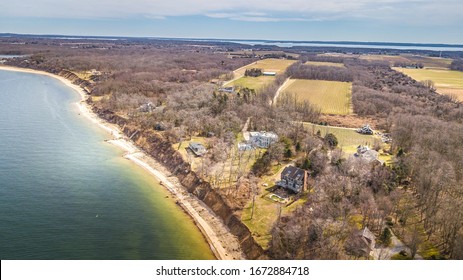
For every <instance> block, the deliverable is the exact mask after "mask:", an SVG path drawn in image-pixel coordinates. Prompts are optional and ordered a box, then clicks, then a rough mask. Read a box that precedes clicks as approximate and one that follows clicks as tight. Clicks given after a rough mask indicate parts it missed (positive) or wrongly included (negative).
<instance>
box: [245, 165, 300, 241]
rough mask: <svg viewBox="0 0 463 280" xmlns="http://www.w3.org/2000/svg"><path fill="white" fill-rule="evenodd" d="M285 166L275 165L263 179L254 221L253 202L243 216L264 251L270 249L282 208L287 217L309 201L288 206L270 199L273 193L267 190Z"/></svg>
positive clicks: (256, 201)
mask: <svg viewBox="0 0 463 280" xmlns="http://www.w3.org/2000/svg"><path fill="white" fill-rule="evenodd" d="M285 166H286V164H281V165H275V166H273V167H272V172H271V174H270V175H266V176H263V177H262V178H261V181H260V185H259V187H260V194H259V195H258V196H256V197H255V201H254V214H253V217H252V219H251V213H252V200H251V201H250V202H249V203H248V205H246V207H245V208H244V209H243V212H242V214H241V220H242V221H243V223H244V224H245V225H246V226H247V227H248V228H249V230H250V231H251V232H252V234H253V237H254V239H255V240H256V242H257V243H258V244H259V245H260V246H262V248H264V249H267V248H268V246H269V242H270V241H271V239H272V234H271V232H272V227H273V225H274V224H275V222H276V221H277V220H278V215H279V212H280V208H281V215H282V216H283V215H287V214H289V213H291V212H292V211H294V210H295V209H296V208H297V207H299V206H301V205H302V204H304V203H305V202H306V201H307V200H306V199H299V200H297V201H296V202H294V203H292V204H291V205H290V206H286V204H284V203H281V202H278V201H275V200H274V199H272V198H270V196H271V192H270V191H268V190H267V188H268V187H272V186H273V185H274V184H275V180H276V177H278V176H276V175H278V174H279V173H280V172H281V171H282V170H283V168H284V167H285ZM263 183H267V184H268V187H264V186H263Z"/></svg>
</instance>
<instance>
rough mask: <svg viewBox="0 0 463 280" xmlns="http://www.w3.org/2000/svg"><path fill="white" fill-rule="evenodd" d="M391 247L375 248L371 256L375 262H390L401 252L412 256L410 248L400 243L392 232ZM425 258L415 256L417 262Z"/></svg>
mask: <svg viewBox="0 0 463 280" xmlns="http://www.w3.org/2000/svg"><path fill="white" fill-rule="evenodd" d="M391 234H392V235H391V245H390V246H389V247H386V248H382V247H378V246H377V248H375V249H374V250H373V251H372V252H371V256H372V257H373V258H374V259H375V260H390V259H391V257H392V256H394V255H395V254H398V253H400V252H401V251H405V252H407V254H408V255H409V256H410V255H411V250H410V248H408V247H407V246H406V245H405V244H404V243H403V242H402V241H400V239H399V238H397V236H396V235H395V234H394V233H393V232H392V230H391ZM422 259H423V258H422V257H421V256H420V255H418V254H416V255H415V260H422Z"/></svg>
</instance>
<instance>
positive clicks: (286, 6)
mask: <svg viewBox="0 0 463 280" xmlns="http://www.w3.org/2000/svg"><path fill="white" fill-rule="evenodd" d="M462 11H463V0H441V1H438V0H401V1H399V0H322V1H320V0H285V1H282V0H228V1H227V0H170V1H169V0H130V1H123V2H122V1H115V0H78V1H76V0H74V1H70V0H15V1H8V0H5V1H3V3H1V4H0V16H6V17H34V18H76V19H85V18H87V19H104V18H132V17H140V16H141V17H146V18H154V19H163V18H166V17H171V16H190V15H202V16H208V17H213V18H227V19H230V20H238V21H257V22H278V21H326V20H330V21H332V20H340V19H371V20H375V21H383V22H384V21H394V22H395V23H407V24H416V25H426V24H452V23H455V22H462V21H463V19H462V18H463V16H462Z"/></svg>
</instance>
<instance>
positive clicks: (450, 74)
mask: <svg viewBox="0 0 463 280" xmlns="http://www.w3.org/2000/svg"><path fill="white" fill-rule="evenodd" d="M393 69H394V70H397V71H400V72H402V73H404V74H406V75H407V76H409V77H411V78H413V79H415V80H417V81H425V80H431V81H433V82H434V86H435V87H436V89H437V92H439V93H441V94H447V95H454V96H455V97H456V98H457V99H458V100H460V101H463V72H460V71H452V70H444V69H406V68H393Z"/></svg>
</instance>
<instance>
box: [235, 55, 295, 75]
mask: <svg viewBox="0 0 463 280" xmlns="http://www.w3.org/2000/svg"><path fill="white" fill-rule="evenodd" d="M296 61H297V60H287V59H276V58H268V59H263V60H258V61H256V62H253V63H251V64H249V65H246V66H245V67H241V68H240V69H238V70H235V71H234V73H235V77H240V76H244V72H245V71H246V69H251V68H259V69H262V71H268V72H276V73H277V74H281V73H283V72H284V71H285V70H286V68H288V66H290V65H291V64H293V63H295V62H296Z"/></svg>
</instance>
